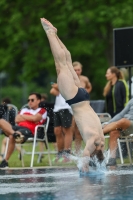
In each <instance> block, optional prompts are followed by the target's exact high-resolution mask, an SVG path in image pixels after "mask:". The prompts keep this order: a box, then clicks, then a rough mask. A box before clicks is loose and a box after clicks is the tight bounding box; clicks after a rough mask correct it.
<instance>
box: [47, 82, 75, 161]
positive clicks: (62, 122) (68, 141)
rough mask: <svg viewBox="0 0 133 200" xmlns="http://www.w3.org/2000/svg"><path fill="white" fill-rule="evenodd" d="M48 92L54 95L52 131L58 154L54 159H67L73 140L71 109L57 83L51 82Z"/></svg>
mask: <svg viewBox="0 0 133 200" xmlns="http://www.w3.org/2000/svg"><path fill="white" fill-rule="evenodd" d="M50 94H52V95H54V96H56V99H55V105H54V109H53V111H54V133H55V136H56V142H57V149H58V155H57V157H56V158H55V159H54V161H62V162H67V161H69V158H68V154H70V153H71V145H72V140H73V126H72V121H73V116H72V109H71V107H70V106H69V105H68V103H66V101H65V99H64V98H63V97H62V95H61V94H60V93H59V90H58V85H57V84H56V83H54V84H52V88H51V90H50Z"/></svg>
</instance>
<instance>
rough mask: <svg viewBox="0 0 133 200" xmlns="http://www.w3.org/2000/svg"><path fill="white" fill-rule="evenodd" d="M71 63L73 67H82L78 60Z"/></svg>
mask: <svg viewBox="0 0 133 200" xmlns="http://www.w3.org/2000/svg"><path fill="white" fill-rule="evenodd" d="M72 65H73V67H77V66H80V67H81V69H82V68H83V65H82V64H81V63H80V62H78V61H75V62H73V63H72Z"/></svg>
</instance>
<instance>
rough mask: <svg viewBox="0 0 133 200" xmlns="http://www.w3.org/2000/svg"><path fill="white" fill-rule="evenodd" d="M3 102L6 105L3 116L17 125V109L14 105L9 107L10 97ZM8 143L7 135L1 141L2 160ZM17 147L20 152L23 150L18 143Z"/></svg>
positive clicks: (0, 156) (0, 158) (0, 159)
mask: <svg viewBox="0 0 133 200" xmlns="http://www.w3.org/2000/svg"><path fill="white" fill-rule="evenodd" d="M1 104H2V105H4V106H5V113H4V115H3V116H2V118H3V119H5V120H6V121H8V122H9V123H10V124H11V125H15V114H16V113H15V110H14V108H12V107H7V104H11V99H10V98H9V97H5V98H4V99H3V100H2V102H1ZM6 144H7V137H4V138H3V140H2V143H1V154H0V161H2V160H3V158H4V154H5V150H6ZM15 148H16V150H17V151H18V152H19V153H20V152H21V149H20V147H19V146H18V145H15ZM20 158H21V154H20Z"/></svg>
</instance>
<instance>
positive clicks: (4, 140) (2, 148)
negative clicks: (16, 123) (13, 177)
mask: <svg viewBox="0 0 133 200" xmlns="http://www.w3.org/2000/svg"><path fill="white" fill-rule="evenodd" d="M6 143H7V137H4V138H3V140H2V144H1V155H0V161H2V160H3V158H4V154H5V149H6Z"/></svg>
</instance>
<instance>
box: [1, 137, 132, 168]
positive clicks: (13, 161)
mask: <svg viewBox="0 0 133 200" xmlns="http://www.w3.org/2000/svg"><path fill="white" fill-rule="evenodd" d="M3 138H4V135H0V149H1V142H2V139H3ZM108 141H109V139H106V140H105V149H108ZM84 146H85V145H84V143H83V142H82V150H83V149H84ZM49 147H50V150H51V151H54V146H53V144H52V143H49ZM23 148H24V150H25V151H32V143H25V144H24V145H23ZM72 150H74V142H73V143H72ZM36 151H39V145H37V146H36ZM44 151H45V152H46V151H47V150H46V148H45V149H44ZM55 156H56V154H52V155H51V156H50V157H51V160H53V158H54V157H55ZM23 160H24V167H30V162H31V155H26V154H25V155H24V156H23ZM37 160H38V155H35V156H34V165H33V166H34V167H43V166H45V167H46V166H49V160H48V155H47V154H45V155H44V158H43V159H42V162H40V163H37ZM8 163H9V167H14V168H21V167H22V161H21V160H20V159H19V153H18V151H17V150H14V152H13V154H12V155H11V157H10V159H9V162H8ZM117 163H118V164H120V163H121V162H120V159H117ZM124 163H125V164H126V163H129V159H128V158H126V159H124ZM52 166H76V163H74V162H72V163H54V162H52Z"/></svg>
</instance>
